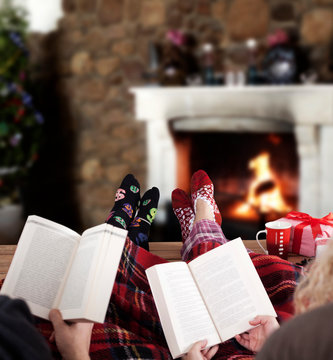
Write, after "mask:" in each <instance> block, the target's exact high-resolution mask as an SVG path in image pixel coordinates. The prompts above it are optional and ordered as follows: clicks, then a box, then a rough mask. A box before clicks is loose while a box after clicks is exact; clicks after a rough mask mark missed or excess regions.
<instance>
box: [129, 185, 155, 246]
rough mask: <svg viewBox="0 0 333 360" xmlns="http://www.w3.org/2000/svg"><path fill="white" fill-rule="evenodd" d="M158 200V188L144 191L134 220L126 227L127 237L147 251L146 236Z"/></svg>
mask: <svg viewBox="0 0 333 360" xmlns="http://www.w3.org/2000/svg"><path fill="white" fill-rule="evenodd" d="M159 199H160V192H159V190H158V188H156V187H153V188H152V189H150V190H148V191H146V192H145V193H144V195H143V196H142V199H141V201H140V206H139V210H138V213H137V215H136V217H135V219H134V220H133V221H132V223H131V224H130V226H129V227H128V237H129V238H130V239H131V240H132V241H133V242H134V243H135V244H137V245H139V246H141V247H143V248H144V249H146V250H149V244H148V235H149V231H150V225H151V224H152V222H153V220H154V218H155V215H156V212H157V206H158V200H159Z"/></svg>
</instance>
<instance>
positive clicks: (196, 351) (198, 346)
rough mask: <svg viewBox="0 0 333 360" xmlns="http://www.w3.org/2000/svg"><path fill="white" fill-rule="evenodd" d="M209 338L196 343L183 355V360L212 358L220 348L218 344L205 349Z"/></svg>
mask: <svg viewBox="0 0 333 360" xmlns="http://www.w3.org/2000/svg"><path fill="white" fill-rule="evenodd" d="M206 345H207V340H201V341H197V342H196V343H194V344H193V345H192V347H191V349H190V350H189V352H188V353H187V354H186V355H185V356H183V357H182V360H210V359H211V358H212V357H213V356H214V355H215V354H216V353H217V350H218V348H219V347H218V345H215V346H212V347H211V348H207V349H205V346H206Z"/></svg>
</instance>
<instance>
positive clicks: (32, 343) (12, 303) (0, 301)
mask: <svg viewBox="0 0 333 360" xmlns="http://www.w3.org/2000/svg"><path fill="white" fill-rule="evenodd" d="M0 359H2V360H7V359H8V360H9V359H13V360H14V359H15V360H21V359H27V360H28V359H29V360H31V359H34V360H40V359H43V360H44V359H45V360H49V359H52V356H51V351H50V349H49V346H48V344H47V343H46V341H45V339H44V338H43V337H42V335H41V334H40V333H39V332H38V331H37V329H36V328H35V326H34V324H33V317H32V315H31V313H30V311H29V309H28V306H27V305H26V303H25V302H24V301H22V300H13V299H10V298H8V297H7V296H0Z"/></svg>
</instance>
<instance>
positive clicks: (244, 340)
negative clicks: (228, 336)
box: [235, 315, 280, 352]
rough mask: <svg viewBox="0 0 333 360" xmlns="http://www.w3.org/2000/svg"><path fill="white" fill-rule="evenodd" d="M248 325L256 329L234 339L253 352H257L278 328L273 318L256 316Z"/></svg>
mask: <svg viewBox="0 0 333 360" xmlns="http://www.w3.org/2000/svg"><path fill="white" fill-rule="evenodd" d="M249 323H250V325H252V326H256V327H255V328H253V329H251V330H249V331H247V332H245V333H243V334H240V335H236V336H235V338H236V340H237V341H238V342H239V343H240V344H241V345H242V346H244V347H245V348H247V349H248V350H251V351H253V352H258V351H259V350H260V349H261V348H262V346H263V345H264V343H265V341H266V339H267V338H268V337H269V336H270V335H271V334H272V333H273V332H274V331H275V330H277V329H278V328H279V327H280V325H279V323H278V322H277V320H276V318H275V317H273V316H264V315H258V316H256V317H255V318H254V319H253V320H251V321H249Z"/></svg>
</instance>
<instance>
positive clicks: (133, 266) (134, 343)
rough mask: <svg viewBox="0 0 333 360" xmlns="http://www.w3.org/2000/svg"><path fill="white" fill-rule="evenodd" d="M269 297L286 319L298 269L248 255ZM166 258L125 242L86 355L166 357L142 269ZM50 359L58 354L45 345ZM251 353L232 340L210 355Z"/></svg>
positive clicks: (41, 325)
mask: <svg viewBox="0 0 333 360" xmlns="http://www.w3.org/2000/svg"><path fill="white" fill-rule="evenodd" d="M216 246H219V244H217V243H211V242H209V243H208V242H207V243H204V244H200V245H198V246H196V247H195V248H194V249H193V251H192V252H191V258H192V259H193V258H195V257H196V256H198V255H200V254H202V253H205V252H206V251H209V250H210V249H212V248H214V247H216ZM250 256H251V258H252V261H253V263H254V265H255V267H256V269H257V271H258V273H259V275H260V277H261V279H262V281H263V283H264V286H265V288H266V290H267V292H268V294H269V297H270V298H271V301H272V303H273V305H274V307H275V309H276V311H277V312H278V314H279V318H280V320H281V321H282V320H285V319H286V318H288V317H290V316H291V315H292V313H293V308H292V302H291V300H292V295H293V292H294V289H295V286H296V283H297V282H298V279H299V277H300V274H301V272H302V268H301V267H298V266H295V265H293V264H291V263H289V262H287V261H284V260H281V259H280V258H278V257H273V256H268V255H257V254H250ZM162 262H165V260H164V259H161V258H159V257H157V256H155V255H152V254H151V253H149V252H147V251H145V250H144V249H142V248H140V247H138V246H136V245H135V244H133V243H132V242H131V241H129V240H127V241H126V245H125V249H124V252H123V255H122V259H121V262H120V266H119V269H118V274H117V277H116V282H115V285H114V288H113V292H112V296H111V299H110V304H109V308H108V312H107V316H106V321H105V323H104V324H95V326H94V328H93V333H92V342H91V347H90V356H91V358H92V359H142V360H143V359H157V360H158V359H171V356H170V353H169V350H168V347H167V344H166V341H165V338H164V335H163V331H162V328H161V324H160V321H159V318H158V314H157V310H156V308H155V304H154V301H153V298H152V295H151V292H150V288H149V285H148V282H147V278H146V275H145V269H146V268H148V267H149V266H152V265H154V264H157V263H162ZM36 321H37V323H36V326H37V328H38V329H39V331H40V332H41V333H42V334H43V335H44V336H45V338H46V339H47V338H48V337H49V336H50V334H51V331H52V327H51V325H50V323H48V322H46V321H41V320H40V319H36ZM50 346H51V348H52V350H53V353H54V357H55V358H61V357H60V355H59V353H58V352H57V350H56V348H55V345H54V344H50ZM252 358H253V353H251V352H250V351H247V350H245V349H244V348H242V347H241V346H240V345H238V343H237V342H236V341H235V340H229V341H226V342H224V343H223V344H220V347H219V351H218V354H217V355H216V356H215V357H214V359H238V360H239V359H252Z"/></svg>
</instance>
